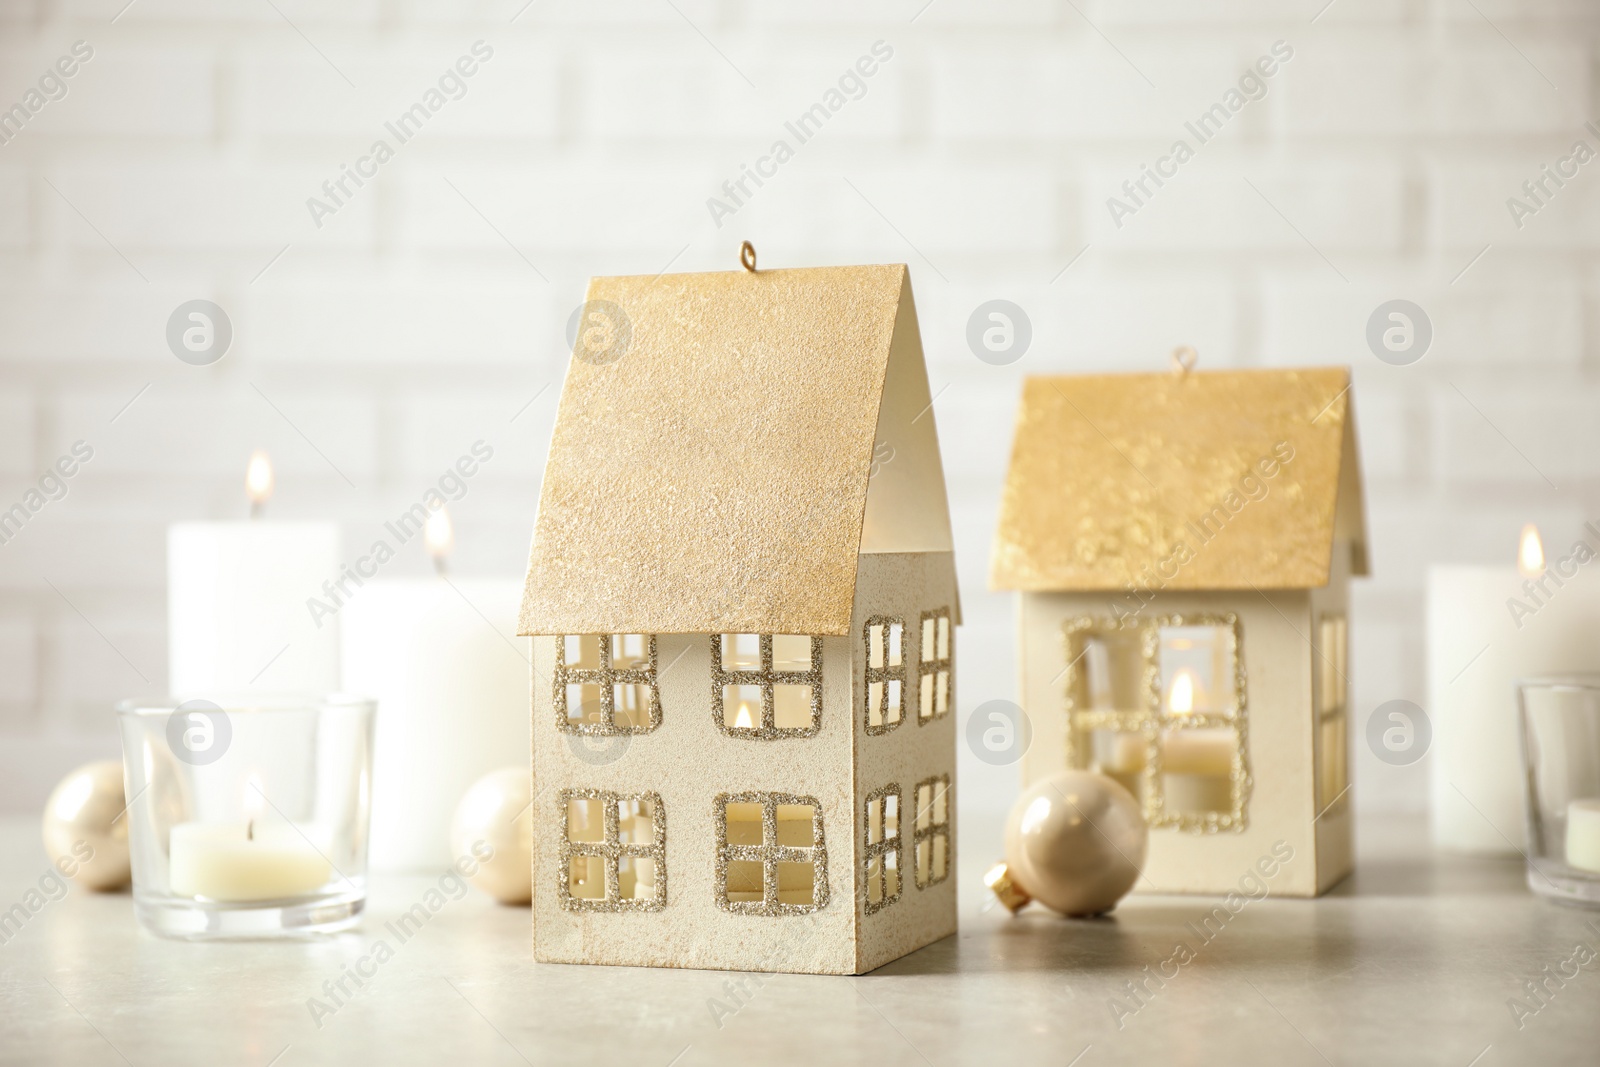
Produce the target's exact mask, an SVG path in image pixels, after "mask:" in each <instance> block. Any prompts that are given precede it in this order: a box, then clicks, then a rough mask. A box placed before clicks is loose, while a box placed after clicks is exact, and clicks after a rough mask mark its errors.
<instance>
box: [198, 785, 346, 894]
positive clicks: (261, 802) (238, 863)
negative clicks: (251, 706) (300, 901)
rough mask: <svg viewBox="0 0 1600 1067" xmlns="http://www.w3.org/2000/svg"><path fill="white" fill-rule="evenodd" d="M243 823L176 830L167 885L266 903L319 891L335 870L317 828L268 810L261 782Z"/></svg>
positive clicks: (248, 796)
mask: <svg viewBox="0 0 1600 1067" xmlns="http://www.w3.org/2000/svg"><path fill="white" fill-rule="evenodd" d="M242 806H243V808H244V819H243V821H241V822H220V823H208V822H187V823H179V824H178V825H176V826H174V827H173V828H172V836H171V838H170V840H169V845H168V849H169V855H170V857H171V858H170V860H169V864H170V866H169V884H170V887H171V890H172V892H173V893H175V894H177V895H178V896H186V897H204V898H207V899H210V900H220V901H267V900H283V899H289V898H293V897H297V896H304V895H305V894H308V893H313V892H315V891H316V890H318V889H321V888H322V887H323V885H325V884H326V883H327V882H328V880H329V878H330V877H331V876H332V873H333V866H332V864H330V863H329V862H328V860H327V859H326V857H324V856H323V854H322V851H321V850H320V849H319V848H318V846H317V845H316V843H315V838H316V836H317V834H316V831H315V829H314V828H309V829H308V828H304V827H299V826H295V825H294V824H292V823H289V822H286V821H284V820H282V819H281V818H277V817H276V815H275V813H274V812H271V811H270V810H269V809H268V806H267V804H266V794H265V793H264V792H263V791H262V787H261V783H260V781H259V779H257V778H254V777H252V778H251V779H250V780H249V781H248V784H247V785H246V788H245V793H244V797H243V804H242Z"/></svg>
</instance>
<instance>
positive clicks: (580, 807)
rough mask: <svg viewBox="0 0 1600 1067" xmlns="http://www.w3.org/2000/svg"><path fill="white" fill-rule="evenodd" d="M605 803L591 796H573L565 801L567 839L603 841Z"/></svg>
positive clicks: (604, 835) (604, 832) (604, 836)
mask: <svg viewBox="0 0 1600 1067" xmlns="http://www.w3.org/2000/svg"><path fill="white" fill-rule="evenodd" d="M605 838H606V816H605V805H604V804H603V803H601V802H600V801H599V800H596V799H594V798H592V797H573V798H571V799H570V800H568V801H567V840H568V841H604V840H605Z"/></svg>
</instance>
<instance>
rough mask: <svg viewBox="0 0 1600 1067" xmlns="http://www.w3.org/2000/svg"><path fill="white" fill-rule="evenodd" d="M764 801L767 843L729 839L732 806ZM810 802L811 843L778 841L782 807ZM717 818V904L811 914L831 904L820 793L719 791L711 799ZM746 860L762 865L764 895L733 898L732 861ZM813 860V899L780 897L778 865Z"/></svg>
mask: <svg viewBox="0 0 1600 1067" xmlns="http://www.w3.org/2000/svg"><path fill="white" fill-rule="evenodd" d="M729 804H760V805H761V844H759V845H731V844H729V843H728V805H729ZM780 804H782V805H790V804H793V805H809V806H810V808H811V845H810V847H809V848H807V847H803V846H798V845H780V844H778V806H779V805H780ZM711 821H712V822H713V823H714V824H715V825H716V828H717V882H716V894H717V907H719V908H721V909H722V910H723V911H727V912H732V913H733V914H735V915H766V916H779V915H806V914H809V913H811V912H814V911H821V910H822V909H823V908H825V907H827V906H828V848H827V842H826V840H825V839H824V837H823V832H822V805H821V804H820V803H818V801H817V798H816V797H810V796H800V795H798V794H795V793H719V794H717V795H716V796H715V797H713V798H712V801H711ZM734 860H746V861H750V862H759V863H760V864H761V897H762V899H760V900H729V899H728V864H729V862H731V861H734ZM779 863H810V864H811V876H812V883H811V901H812V902H811V903H810V904H784V903H782V902H781V901H780V900H779V899H778V864H779Z"/></svg>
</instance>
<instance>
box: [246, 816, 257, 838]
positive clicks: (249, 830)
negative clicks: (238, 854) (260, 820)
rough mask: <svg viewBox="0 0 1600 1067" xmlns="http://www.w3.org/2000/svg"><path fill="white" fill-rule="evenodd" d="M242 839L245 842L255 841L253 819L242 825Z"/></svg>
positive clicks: (254, 823) (254, 822)
mask: <svg viewBox="0 0 1600 1067" xmlns="http://www.w3.org/2000/svg"><path fill="white" fill-rule="evenodd" d="M244 839H245V840H246V841H254V840H255V839H256V821H255V820H254V819H251V820H250V821H249V822H247V823H245V824H244Z"/></svg>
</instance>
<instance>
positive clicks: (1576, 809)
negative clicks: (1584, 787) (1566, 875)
mask: <svg viewBox="0 0 1600 1067" xmlns="http://www.w3.org/2000/svg"><path fill="white" fill-rule="evenodd" d="M1567 866H1568V867H1576V868H1578V869H1579V870H1583V871H1594V872H1595V873H1596V874H1600V797H1587V798H1585V799H1583V800H1574V801H1572V802H1571V803H1569V804H1568V805H1567Z"/></svg>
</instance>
